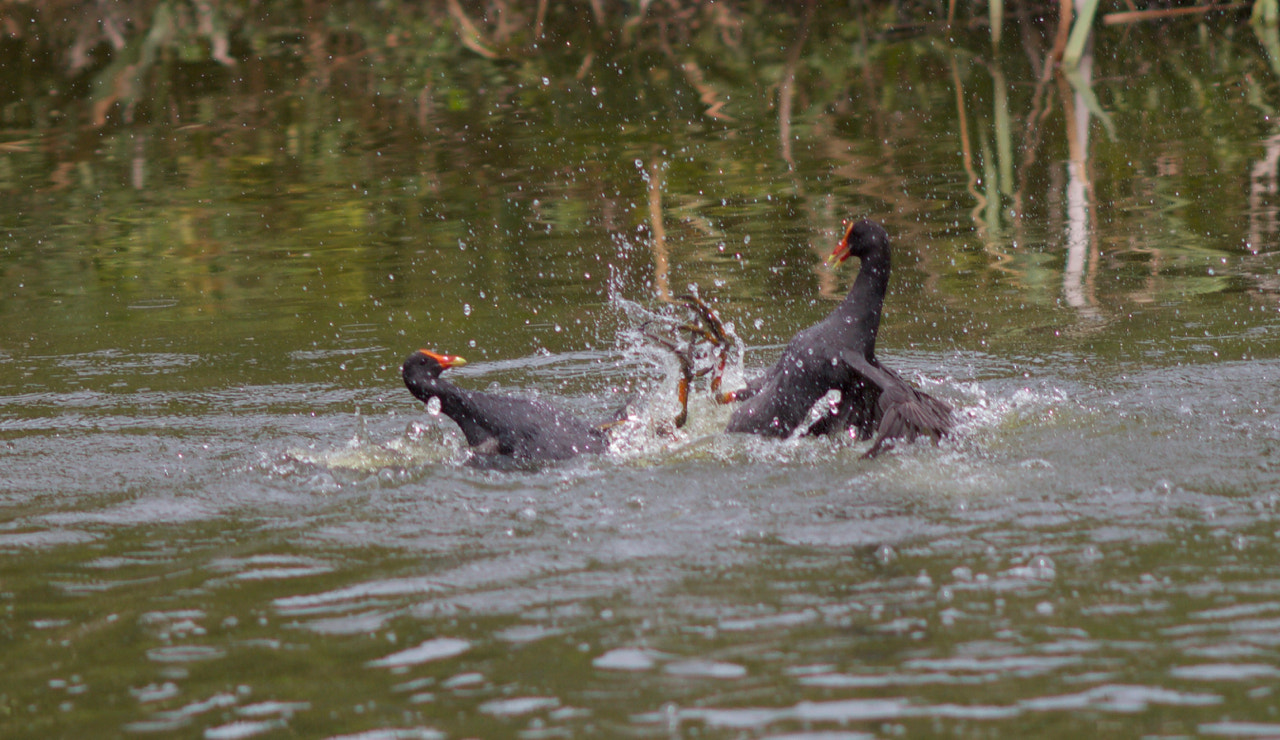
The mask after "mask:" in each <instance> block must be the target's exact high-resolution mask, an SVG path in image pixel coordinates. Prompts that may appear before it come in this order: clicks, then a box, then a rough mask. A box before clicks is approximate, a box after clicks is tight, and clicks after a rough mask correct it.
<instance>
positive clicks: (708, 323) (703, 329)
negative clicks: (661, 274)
mask: <svg viewBox="0 0 1280 740" xmlns="http://www.w3.org/2000/svg"><path fill="white" fill-rule="evenodd" d="M679 298H680V301H681V302H682V303H683V304H684V305H685V306H687V307H688V308H689V309H690V310H691V311H693V312H694V313H695V314H696V315H697V316H698V318H700V319H702V323H703V324H705V326H698V325H696V324H685V325H683V326H681V327H680V328H682V329H687V330H688V331H689V333H690V335H691V336H692V335H697V336H701V337H702V338H703V339H704V340H706V341H707V342H708V343H710V344H711V345H712V346H714V347H715V355H716V360H715V365H714V366H713V367H712V368H711V396H712V397H713V398H715V400H716V403H720V404H727V403H733V402H735V401H742V400H745V399H747V398H750V397H751V396H752V395H755V389H751V388H750V387H749V386H748V387H747V388H743V389H740V390H736V391H726V392H721V391H720V386H721V385H722V384H723V383H724V370H725V367H726V366H727V365H728V364H729V348H730V347H732V346H733V345H734V341H735V337H733V336H732V335H731V334H729V332H727V331H726V330H725V328H724V322H723V321H721V320H720V315H719V314H717V313H716V312H715V309H713V308H711V306H708V305H707V303H706V301H704V300H702V299H701V298H700V297H698V296H697V295H693V294H687V295H682V296H679Z"/></svg>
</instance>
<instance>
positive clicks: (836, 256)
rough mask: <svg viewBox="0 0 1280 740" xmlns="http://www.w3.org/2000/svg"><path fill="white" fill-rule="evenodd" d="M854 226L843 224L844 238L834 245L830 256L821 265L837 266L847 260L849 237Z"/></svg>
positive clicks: (846, 222) (847, 223)
mask: <svg viewBox="0 0 1280 740" xmlns="http://www.w3.org/2000/svg"><path fill="white" fill-rule="evenodd" d="M854 226H855V224H851V223H849V222H848V221H845V222H844V227H845V228H844V238H843V239H841V240H840V243H839V244H837V245H836V248H835V249H834V250H832V252H831V254H829V255H827V259H826V262H824V263H823V264H825V265H826V266H827V267H831V266H832V265H838V264H840V263H841V262H844V261H845V260H847V259H849V235H850V234H852V233H853V227H854Z"/></svg>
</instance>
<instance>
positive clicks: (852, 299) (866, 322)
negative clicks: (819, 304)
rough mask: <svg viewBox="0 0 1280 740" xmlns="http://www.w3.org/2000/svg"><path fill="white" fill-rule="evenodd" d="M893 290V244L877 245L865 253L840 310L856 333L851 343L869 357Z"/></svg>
mask: <svg viewBox="0 0 1280 740" xmlns="http://www.w3.org/2000/svg"><path fill="white" fill-rule="evenodd" d="M888 291H889V247H888V245H887V244H886V245H884V246H883V247H880V246H877V247H875V248H873V249H872V250H871V251H869V252H868V253H867V254H864V255H863V256H862V266H861V268H859V270H858V277H857V278H856V279H855V280H854V281H853V288H852V289H851V290H850V291H849V295H847V296H845V299H844V300H843V301H842V302H841V303H840V307H839V308H837V309H836V313H837V314H839V315H840V317H841V318H842V319H843V320H844V321H843V323H844V325H845V326H846V327H848V328H849V330H850V331H852V332H853V335H852V336H851V337H850V342H849V343H848V345H847V346H849V347H850V348H851V349H860V350H861V351H862V353H863V355H865V356H866V358H867V359H872V357H873V355H874V354H875V350H876V334H878V333H879V332H880V309H881V308H882V307H883V306H884V296H885V294H886V293H887V292H888Z"/></svg>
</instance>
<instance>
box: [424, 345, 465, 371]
mask: <svg viewBox="0 0 1280 740" xmlns="http://www.w3.org/2000/svg"><path fill="white" fill-rule="evenodd" d="M418 354H423V355H426V356H427V357H430V358H431V359H433V360H435V361H436V362H438V363H440V367H443V368H445V369H446V370H447V369H449V368H451V367H461V366H463V365H465V364H467V361H466V360H465V359H463V358H461V357H459V356H457V355H442V354H440V353H438V352H432V351H431V350H429V349H420V350H418Z"/></svg>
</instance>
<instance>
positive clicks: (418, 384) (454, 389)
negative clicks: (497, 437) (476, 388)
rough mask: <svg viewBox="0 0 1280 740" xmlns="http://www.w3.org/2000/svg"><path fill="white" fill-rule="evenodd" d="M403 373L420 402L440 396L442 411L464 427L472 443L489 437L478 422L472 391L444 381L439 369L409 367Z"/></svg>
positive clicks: (468, 441) (465, 434)
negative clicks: (472, 400)
mask: <svg viewBox="0 0 1280 740" xmlns="http://www.w3.org/2000/svg"><path fill="white" fill-rule="evenodd" d="M433 371H434V372H433ZM403 375H404V384H405V385H406V386H407V387H408V388H409V392H410V393H412V394H413V395H414V396H416V397H417V398H418V400H419V401H422V402H423V403H429V402H430V401H431V399H433V398H438V399H440V412H441V413H442V414H444V415H445V416H447V417H449V418H450V419H453V420H454V422H456V423H457V424H458V426H459V427H461V428H462V433H463V435H464V436H465V437H466V438H467V443H468V444H471V445H475V444H479V443H480V442H482V441H484V439H485V438H487V437H488V436H489V434H490V433H489V432H488V431H486V430H485V429H484V428H483V427H482V426H481V425H480V424H479V422H478V421H477V419H478V417H479V416H480V413H479V410H478V409H477V408H476V407H475V404H473V403H472V402H471V394H470V393H469V392H467V391H465V390H463V389H461V388H459V387H458V386H456V385H454V384H452V383H450V382H449V381H447V380H442V379H441V378H440V371H439V369H437V368H427V367H423V366H418V367H413V368H411V367H408V366H406V367H405V369H404V373H403Z"/></svg>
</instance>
